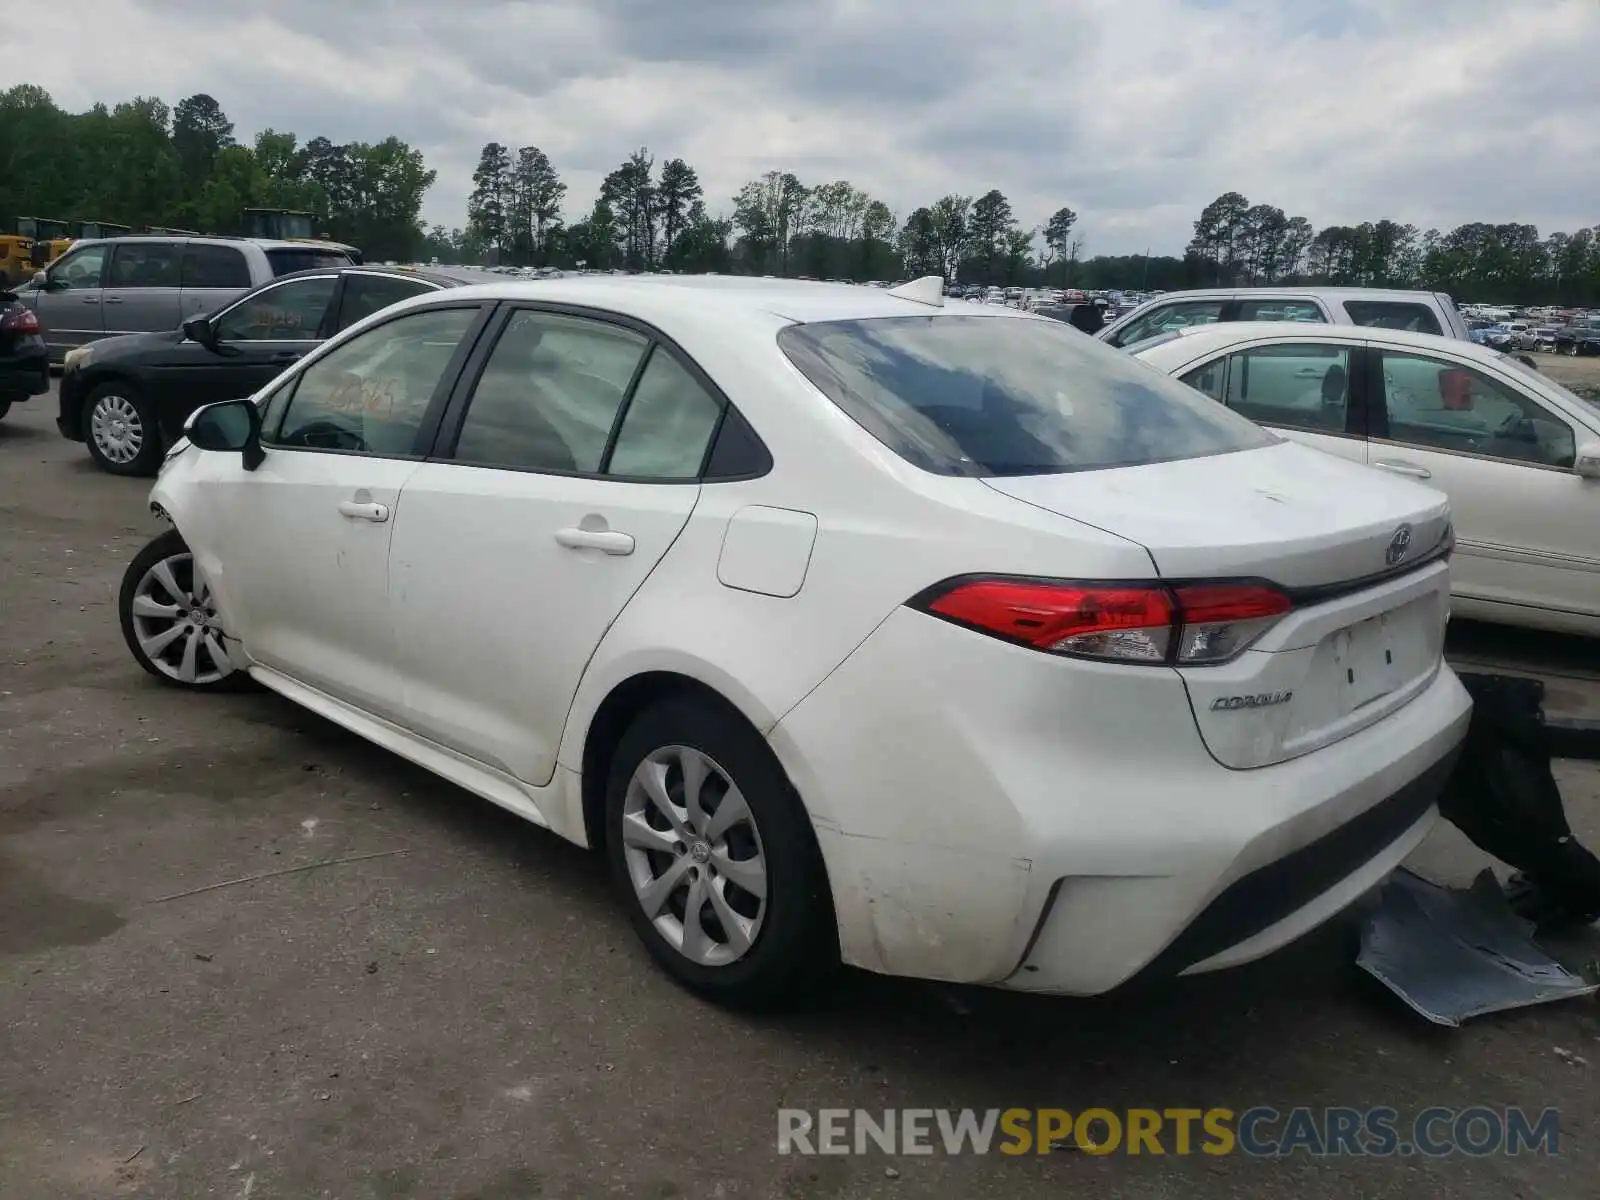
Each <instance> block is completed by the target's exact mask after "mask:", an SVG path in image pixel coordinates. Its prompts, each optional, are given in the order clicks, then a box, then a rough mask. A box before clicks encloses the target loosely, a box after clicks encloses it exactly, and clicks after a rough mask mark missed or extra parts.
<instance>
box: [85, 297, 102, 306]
mask: <svg viewBox="0 0 1600 1200" xmlns="http://www.w3.org/2000/svg"><path fill="white" fill-rule="evenodd" d="M83 303H85V304H99V303H100V297H99V296H85V297H84V298H83Z"/></svg>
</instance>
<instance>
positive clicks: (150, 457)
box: [0, 266, 496, 475]
mask: <svg viewBox="0 0 1600 1200" xmlns="http://www.w3.org/2000/svg"><path fill="white" fill-rule="evenodd" d="M495 278H496V277H495V276H494V275H491V274H489V273H488V272H485V271H480V270H476V269H474V268H471V267H419V268H415V269H413V268H409V267H368V266H351V267H337V266H333V267H326V268H317V269H314V270H309V271H298V272H296V273H294V274H292V275H284V276H281V277H279V278H277V279H274V280H272V281H271V282H269V283H264V284H262V285H261V286H260V287H258V288H256V289H254V290H253V291H249V292H246V293H245V294H244V295H243V296H240V297H238V298H237V299H235V300H233V301H232V302H230V303H229V304H228V305H227V306H225V307H224V308H221V309H219V310H218V311H216V312H214V313H212V314H211V315H210V316H207V317H196V318H194V319H193V320H190V321H187V322H185V323H184V325H183V327H182V328H181V329H176V330H173V331H172V332H171V333H136V334H129V335H127V336H125V337H112V338H104V339H102V340H100V341H97V342H94V343H92V344H91V345H88V346H82V347H80V348H78V349H76V350H71V351H68V353H67V356H66V362H65V364H64V371H63V374H62V376H61V412H60V415H59V416H58V417H57V418H56V427H57V428H58V429H59V430H60V431H61V436H62V437H65V438H70V439H71V440H72V441H75V442H85V443H87V445H88V447H89V455H90V457H91V458H93V459H94V461H95V462H96V463H98V464H99V465H100V466H101V467H102V468H104V469H105V470H107V471H110V472H111V473H112V474H114V475H152V474H154V473H155V471H156V469H157V468H158V467H159V466H160V465H161V459H162V455H163V454H164V453H165V451H166V447H167V446H168V445H170V444H171V443H172V442H173V441H175V440H176V439H177V438H178V437H180V436H181V435H182V431H183V423H184V421H185V420H186V419H187V418H188V416H189V414H190V413H192V412H193V411H194V410H195V409H197V408H199V407H200V406H201V405H204V404H210V403H212V402H213V401H216V400H236V399H239V398H240V397H242V396H249V395H253V394H254V393H255V392H257V391H259V390H260V389H261V388H262V387H264V386H265V385H266V384H267V383H269V382H270V381H271V380H272V379H273V378H274V377H276V376H277V375H278V374H279V373H281V372H282V371H283V370H284V369H285V368H287V367H288V366H289V365H290V364H291V363H294V362H295V361H297V360H298V359H300V358H301V357H302V356H304V355H305V354H307V353H309V352H310V351H311V350H312V349H314V348H315V347H316V345H317V344H318V343H319V342H321V341H323V340H325V339H327V338H330V337H332V336H333V335H334V334H336V333H338V332H339V331H340V330H342V329H346V328H348V327H349V326H351V325H353V324H355V323H356V322H357V321H360V320H362V319H363V318H365V317H369V316H371V315H372V314H373V313H375V312H377V311H379V310H380V309H383V308H387V307H388V306H389V305H391V304H394V303H397V302H398V301H400V300H404V299H405V298H406V297H408V296H415V295H419V294H420V293H423V292H430V291H436V290H438V289H440V288H448V287H460V286H463V285H466V284H472V283H488V282H492V281H493V280H494V279H495ZM29 315H30V316H31V315H32V314H31V313H30V314H29ZM0 344H3V343H0Z"/></svg>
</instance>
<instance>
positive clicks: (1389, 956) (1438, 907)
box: [1356, 869, 1600, 1026]
mask: <svg viewBox="0 0 1600 1200" xmlns="http://www.w3.org/2000/svg"><path fill="white" fill-rule="evenodd" d="M1533 928H1534V927H1533V924H1532V923H1531V922H1529V921H1525V920H1523V919H1522V918H1521V917H1519V916H1518V915H1517V914H1516V913H1515V912H1514V911H1512V908H1511V905H1510V903H1509V902H1508V900H1507V898H1506V895H1505V893H1504V892H1503V891H1502V890H1501V887H1500V884H1499V882H1498V881H1497V880H1496V879H1495V877H1494V874H1493V872H1491V871H1487V870H1486V871H1484V872H1483V873H1482V874H1481V875H1479V876H1478V878H1477V879H1476V880H1475V881H1474V882H1473V885H1472V887H1471V888H1470V889H1467V890H1465V891H1462V890H1459V889H1452V888H1445V887H1440V886H1439V885H1437V884H1434V883H1430V882H1428V881H1427V880H1426V879H1423V878H1421V877H1419V876H1417V875H1413V874H1412V873H1411V872H1410V871H1407V870H1404V869H1401V870H1399V871H1396V872H1395V873H1394V874H1393V875H1392V876H1391V877H1390V878H1389V880H1388V882H1387V883H1385V884H1384V886H1383V888H1382V890H1381V892H1380V893H1379V895H1378V898H1377V901H1376V903H1375V904H1374V906H1373V907H1372V909H1371V910H1370V911H1369V912H1368V913H1367V915H1366V917H1365V920H1364V921H1363V923H1362V930H1361V954H1360V957H1359V958H1358V959H1357V960H1356V961H1357V963H1358V964H1359V965H1360V966H1361V968H1362V969H1363V970H1365V971H1366V972H1367V973H1368V974H1370V975H1372V976H1373V977H1374V978H1376V979H1377V980H1379V981H1380V982H1381V983H1383V984H1384V986H1385V987H1387V988H1388V989H1389V990H1390V991H1392V992H1393V993H1394V994H1395V995H1397V996H1399V997H1400V999H1401V1000H1403V1001H1405V1003H1406V1004H1408V1005H1409V1006H1410V1007H1411V1008H1412V1009H1414V1010H1415V1011H1416V1012H1418V1013H1420V1014H1421V1015H1422V1016H1424V1017H1426V1018H1427V1019H1428V1020H1430V1021H1432V1022H1434V1023H1435V1024H1437V1025H1449V1026H1458V1025H1460V1024H1461V1023H1462V1022H1463V1021H1467V1020H1470V1019H1471V1018H1473V1017H1481V1016H1483V1015H1484V1014H1486V1013H1493V1012H1503V1011H1505V1010H1507V1009H1513V1008H1526V1007H1529V1006H1531V1005H1535V1004H1546V1003H1549V1002H1551V1001H1555V1000H1568V999H1573V998H1576V997H1580V996H1589V995H1593V994H1594V993H1595V992H1596V991H1600V984H1592V983H1588V982H1586V981H1585V980H1583V979H1581V978H1579V977H1578V976H1576V975H1574V974H1572V973H1571V972H1570V971H1568V970H1567V969H1566V968H1565V967H1563V966H1562V965H1561V964H1560V963H1558V962H1557V961H1556V960H1555V959H1553V958H1551V957H1550V956H1549V955H1548V954H1546V953H1545V952H1544V951H1543V950H1541V949H1540V948H1539V947H1538V946H1536V945H1534V943H1533V940H1532V934H1533Z"/></svg>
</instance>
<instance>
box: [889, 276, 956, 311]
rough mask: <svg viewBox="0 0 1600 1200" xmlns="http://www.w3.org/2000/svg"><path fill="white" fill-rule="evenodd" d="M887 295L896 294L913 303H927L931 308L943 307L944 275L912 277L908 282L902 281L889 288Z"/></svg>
mask: <svg viewBox="0 0 1600 1200" xmlns="http://www.w3.org/2000/svg"><path fill="white" fill-rule="evenodd" d="M889 295H891V296H898V297H899V298H900V299H902V300H910V301H912V302H913V303H915V304H927V305H930V306H931V307H933V308H943V307H944V276H942V275H924V276H923V277H922V278H921V279H913V280H912V281H911V282H910V283H902V284H901V285H900V286H899V287H892V288H890V289H889Z"/></svg>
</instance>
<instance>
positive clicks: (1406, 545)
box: [1383, 525, 1411, 567]
mask: <svg viewBox="0 0 1600 1200" xmlns="http://www.w3.org/2000/svg"><path fill="white" fill-rule="evenodd" d="M1410 553H1411V526H1409V525H1402V526H1400V528H1399V529H1396V530H1395V531H1394V536H1393V537H1392V538H1390V539H1389V548H1388V549H1387V550H1385V551H1384V552H1383V561H1384V562H1386V563H1388V564H1389V565H1390V566H1391V567H1392V566H1395V565H1396V564H1398V563H1399V562H1400V560H1401V559H1403V558H1404V557H1405V556H1406V555H1408V554H1410Z"/></svg>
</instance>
